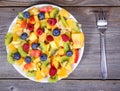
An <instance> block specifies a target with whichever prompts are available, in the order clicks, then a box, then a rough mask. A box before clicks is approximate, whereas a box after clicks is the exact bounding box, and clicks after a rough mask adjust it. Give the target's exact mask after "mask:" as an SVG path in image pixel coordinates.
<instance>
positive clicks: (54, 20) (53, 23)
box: [47, 18, 57, 26]
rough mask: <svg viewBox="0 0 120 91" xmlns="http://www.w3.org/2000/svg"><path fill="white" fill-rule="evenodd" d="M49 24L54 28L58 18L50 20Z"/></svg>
mask: <svg viewBox="0 0 120 91" xmlns="http://www.w3.org/2000/svg"><path fill="white" fill-rule="evenodd" d="M47 22H48V23H49V24H50V25H51V26H54V25H55V24H56V23H57V20H56V18H49V19H48V20H47Z"/></svg>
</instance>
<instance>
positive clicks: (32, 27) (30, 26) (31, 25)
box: [27, 23, 34, 32]
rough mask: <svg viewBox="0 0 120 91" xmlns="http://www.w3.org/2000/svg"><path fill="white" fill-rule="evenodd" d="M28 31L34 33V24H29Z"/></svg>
mask: <svg viewBox="0 0 120 91" xmlns="http://www.w3.org/2000/svg"><path fill="white" fill-rule="evenodd" d="M27 29H28V30H30V31H31V32H32V31H33V30H34V24H31V23H28V25H27Z"/></svg>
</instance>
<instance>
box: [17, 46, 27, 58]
mask: <svg viewBox="0 0 120 91" xmlns="http://www.w3.org/2000/svg"><path fill="white" fill-rule="evenodd" d="M18 52H19V53H20V54H21V56H22V57H26V56H27V53H26V52H24V50H23V48H22V47H21V46H20V47H18Z"/></svg>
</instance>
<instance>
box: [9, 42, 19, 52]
mask: <svg viewBox="0 0 120 91" xmlns="http://www.w3.org/2000/svg"><path fill="white" fill-rule="evenodd" d="M8 50H10V51H13V52H15V51H17V49H16V48H15V46H14V44H13V43H12V42H11V43H10V44H9V45H8Z"/></svg>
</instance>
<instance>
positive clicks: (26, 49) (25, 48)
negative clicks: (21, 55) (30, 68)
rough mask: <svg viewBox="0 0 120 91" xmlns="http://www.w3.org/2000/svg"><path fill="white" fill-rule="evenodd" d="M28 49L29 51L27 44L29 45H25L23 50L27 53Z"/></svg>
mask: <svg viewBox="0 0 120 91" xmlns="http://www.w3.org/2000/svg"><path fill="white" fill-rule="evenodd" d="M28 49H29V44H27V43H25V44H23V50H24V51H25V52H27V51H28Z"/></svg>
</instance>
